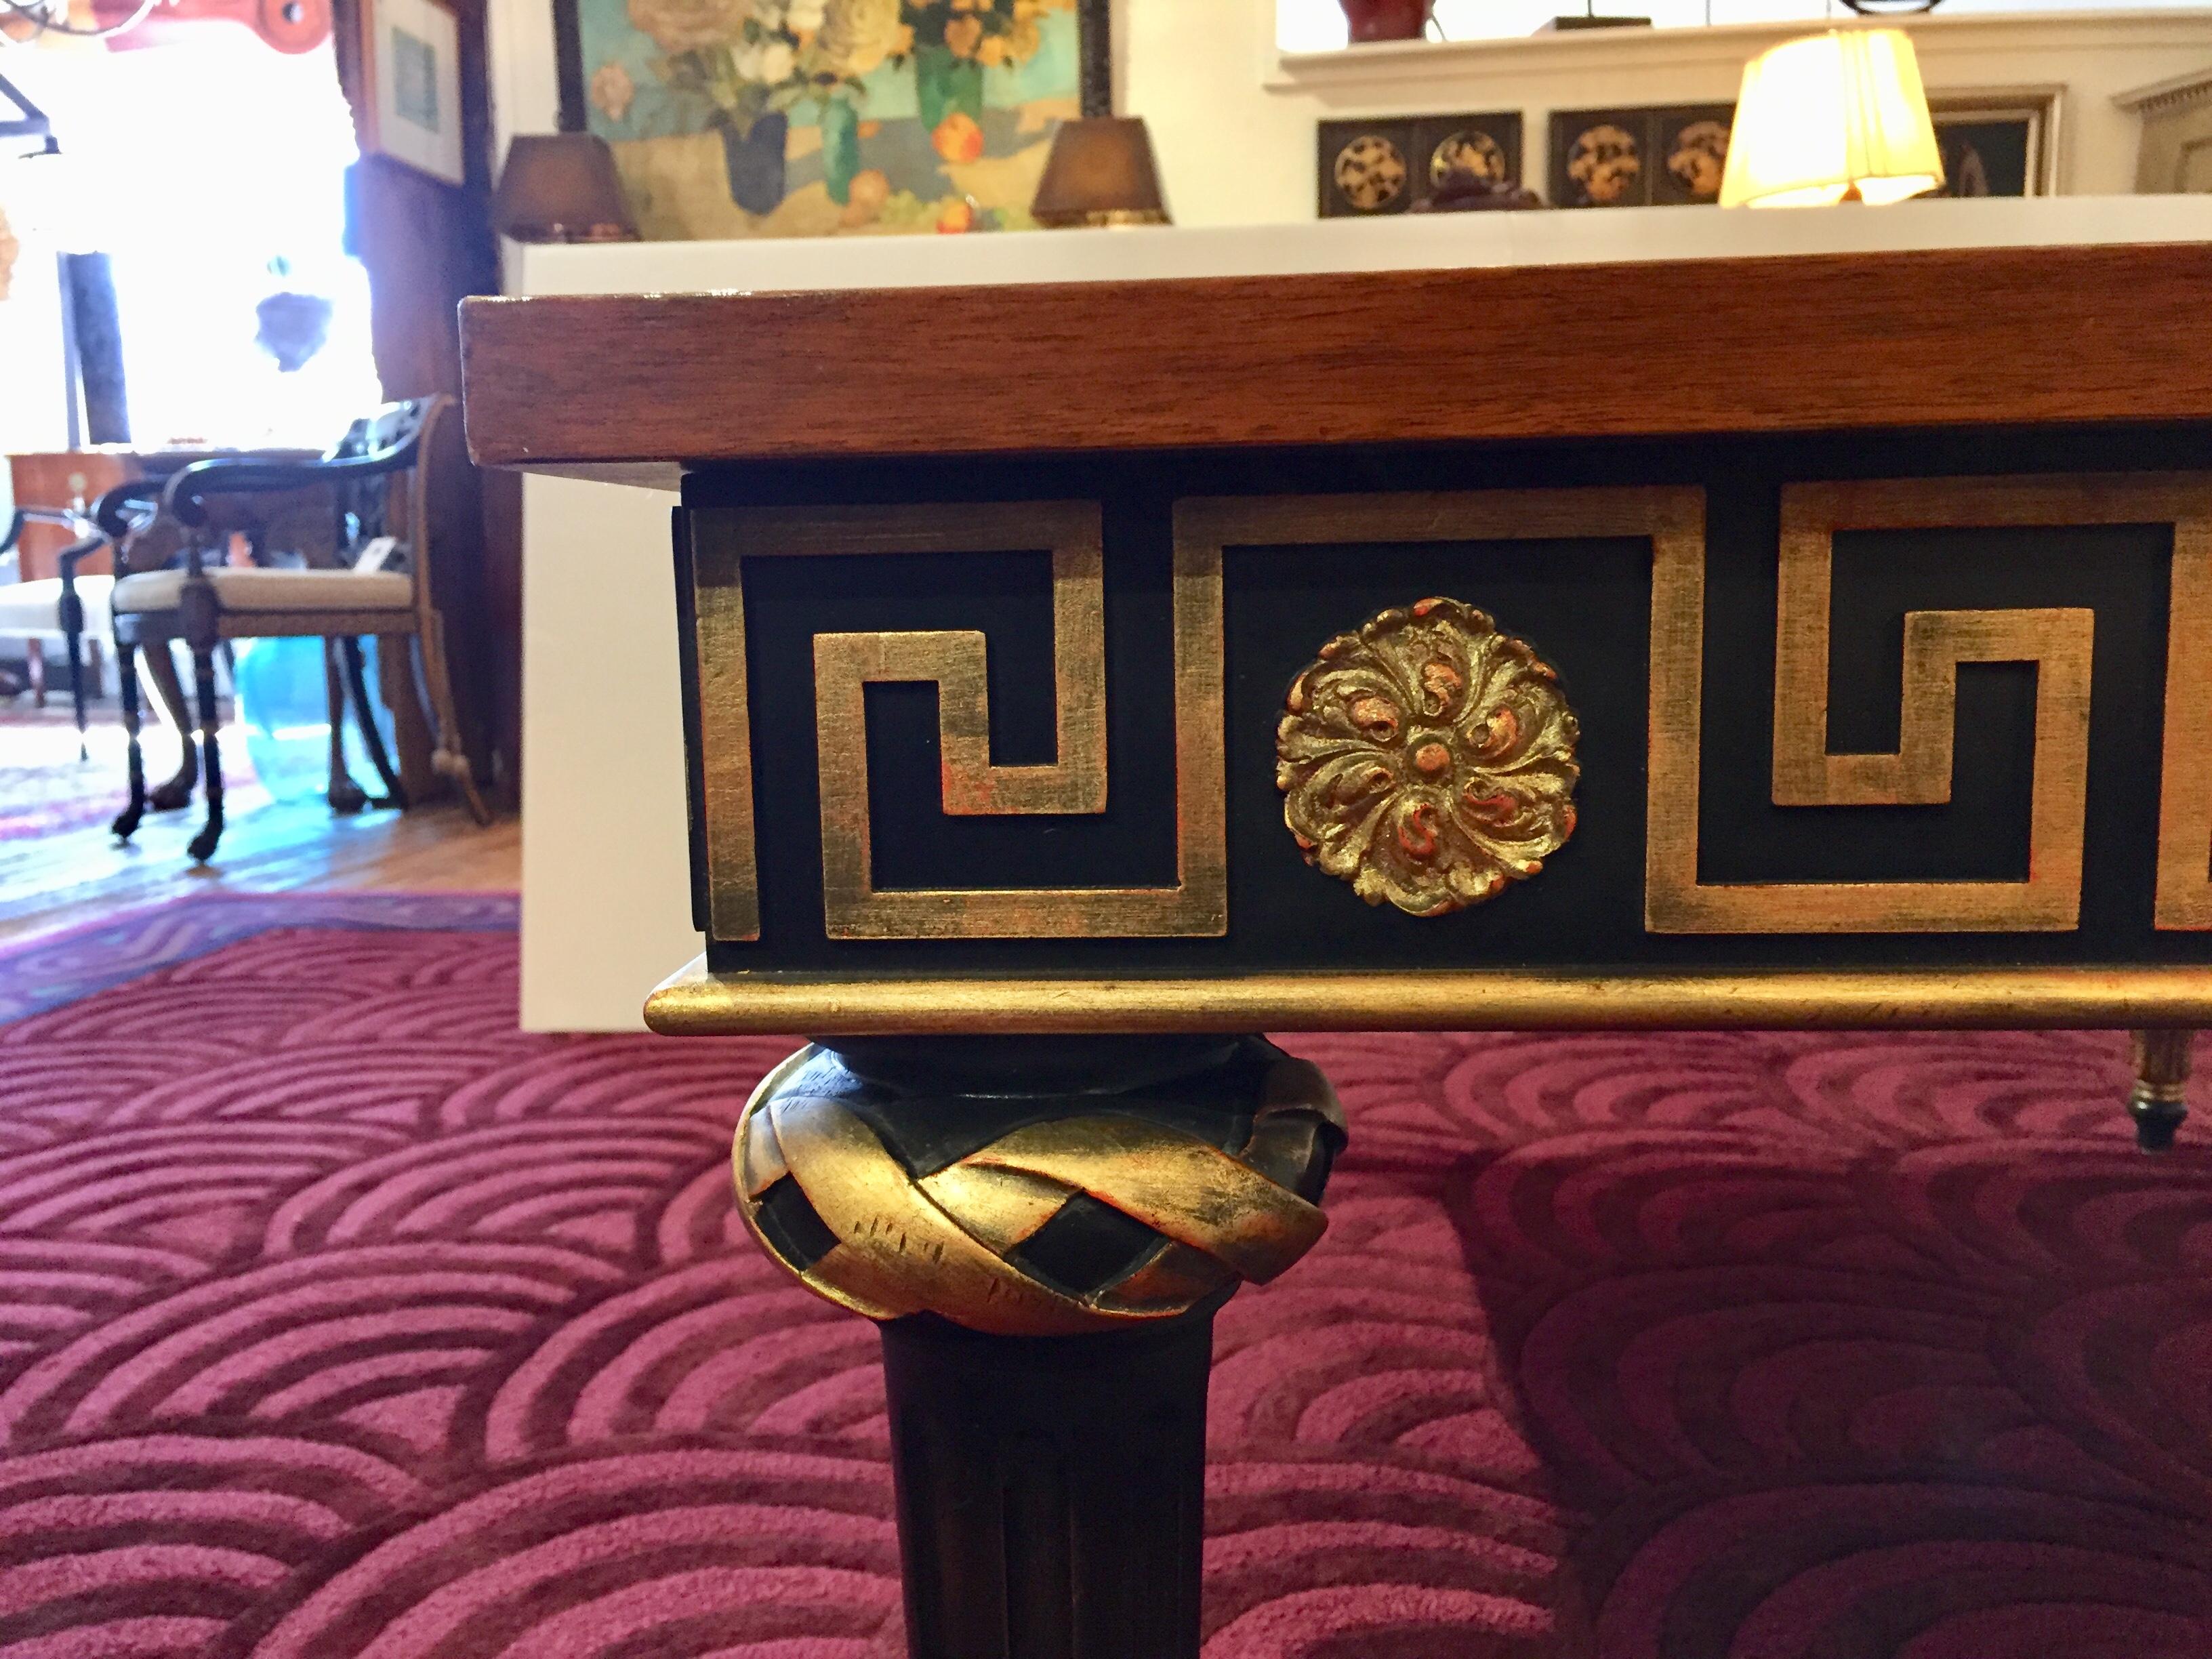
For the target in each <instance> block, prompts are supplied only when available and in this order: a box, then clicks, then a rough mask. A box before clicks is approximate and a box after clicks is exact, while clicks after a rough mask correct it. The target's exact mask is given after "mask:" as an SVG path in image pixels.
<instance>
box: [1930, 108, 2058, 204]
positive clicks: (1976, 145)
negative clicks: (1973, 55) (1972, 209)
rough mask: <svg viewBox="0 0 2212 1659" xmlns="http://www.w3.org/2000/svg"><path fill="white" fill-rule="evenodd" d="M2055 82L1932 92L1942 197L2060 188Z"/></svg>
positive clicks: (2036, 192)
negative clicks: (2051, 85)
mask: <svg viewBox="0 0 2212 1659" xmlns="http://www.w3.org/2000/svg"><path fill="white" fill-rule="evenodd" d="M2061 106H2062V100H2061V97H2060V89H2059V88H2056V87H2025V88H1997V89H1991V90H1987V91H1980V92H1965V93H1931V94H1929V98H1928V113H1929V118H1930V119H1932V120H1933V121H1934V122H1935V124H1936V148H1937V149H1939V150H1940V151H1941V152H1942V157H1943V188H1942V190H1941V191H1937V192H1936V194H1938V195H1942V196H2055V195H2057V193H2058V117H2059V110H2060V108H2061Z"/></svg>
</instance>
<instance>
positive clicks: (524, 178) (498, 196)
mask: <svg viewBox="0 0 2212 1659" xmlns="http://www.w3.org/2000/svg"><path fill="white" fill-rule="evenodd" d="M491 218H492V227H493V228H494V229H495V230H497V231H498V232H499V233H500V234H501V235H502V236H512V237H513V238H514V240H516V241H518V242H634V241H635V240H637V226H636V224H635V222H634V221H633V220H632V219H631V217H630V211H629V201H628V199H627V198H625V197H624V196H623V187H622V178H621V176H620V175H619V174H618V173H616V171H615V156H614V152H613V151H612V150H611V149H608V148H607V141H606V140H605V139H604V138H600V137H595V136H594V135H592V134H591V133H588V132H549V133H525V134H522V135H520V137H517V138H515V139H514V141H513V143H510V144H508V146H507V165H506V166H505V167H502V168H501V169H500V174H499V184H498V186H497V188H495V190H494V191H492V199H491Z"/></svg>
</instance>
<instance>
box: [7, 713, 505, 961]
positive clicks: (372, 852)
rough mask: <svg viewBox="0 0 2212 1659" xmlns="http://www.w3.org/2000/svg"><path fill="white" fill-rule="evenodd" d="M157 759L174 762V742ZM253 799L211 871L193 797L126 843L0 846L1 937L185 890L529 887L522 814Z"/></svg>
mask: <svg viewBox="0 0 2212 1659" xmlns="http://www.w3.org/2000/svg"><path fill="white" fill-rule="evenodd" d="M163 735H167V734H163ZM153 757H154V759H155V765H156V766H157V767H161V769H166V764H167V763H171V762H173V759H174V748H173V743H172V744H171V745H170V746H169V747H168V749H167V750H166V751H164V750H161V749H158V748H156V749H155V750H154V751H153ZM155 775H156V776H159V775H161V773H160V771H157V772H156V773H155ZM249 801H250V804H248V803H246V802H242V803H241V807H240V810H239V811H236V812H235V813H234V815H233V816H232V817H231V818H230V821H229V824H228V828H227V829H225V830H224V832H223V838H222V846H221V847H219V848H216V856H215V862H214V863H213V864H212V865H210V866H195V865H194V864H193V863H192V861H191V858H190V857H189V856H188V855H187V854H186V853H185V842H188V841H190V840H191V837H192V835H193V832H194V831H195V830H196V829H197V828H198V827H199V823H200V811H199V807H198V804H197V802H195V803H194V805H193V806H192V807H191V809H190V810H188V811H183V812H172V813H165V814H159V815H153V816H149V817H148V818H147V819H146V821H145V823H143V824H142V825H140V826H139V829H138V833H137V836H134V837H133V838H132V839H131V842H129V843H128V844H127V845H126V844H123V843H119V842H117V841H116V839H115V837H114V836H112V835H110V834H109V833H108V831H107V829H106V826H105V824H94V825H90V826H88V827H86V828H84V829H61V830H52V831H49V832H47V833H46V834H43V835H39V836H30V837H27V838H22V839H17V840H11V841H0V941H5V940H11V939H22V938H27V937H28V936H30V935H32V934H33V933H46V932H48V931H51V930H52V929H54V928H58V927H75V926H76V925H78V924H79V923H82V922H87V921H97V920H99V919H100V917H102V916H105V915H112V914H114V913H115V912H117V911H119V910H125V909H131V908H137V907H138V906H141V905H146V904H154V903H158V902H161V900H163V899H167V898H174V897H177V896H180V895H182V894H185V893H198V892H209V891H230V892H249V893H267V892H281V891H300V892H314V891H325V892H327V891H335V890H379V889H380V890H385V891H413V892H424V891H432V890H446V891H479V892H486V891H512V890H514V889H516V888H517V887H519V886H520V884H521V875H522V827H521V824H520V823H519V822H518V821H517V820H515V819H513V818H502V819H501V820H499V821H498V822H497V823H494V824H492V825H491V826H490V827H489V829H479V828H477V825H476V824H475V823H472V822H471V820H470V818H469V817H468V815H467V814H466V813H465V812H464V811H461V810H460V809H459V807H458V806H453V805H443V804H441V805H434V806H427V807H421V808H417V809H416V811H411V812H405V813H401V812H389V811H379V812H363V813H361V814H359V815H358V816H356V817H338V816H337V815H335V814H334V813H332V812H331V810H330V808H329V807H328V806H327V805H325V804H324V803H323V802H322V801H320V800H310V801H303V802H295V803H285V802H279V801H272V800H270V799H268V798H267V797H266V796H265V795H264V794H262V793H260V792H259V791H258V790H256V791H253V792H252V794H251V796H250V797H249Z"/></svg>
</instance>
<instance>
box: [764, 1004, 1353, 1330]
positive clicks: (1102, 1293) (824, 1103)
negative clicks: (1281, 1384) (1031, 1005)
mask: <svg viewBox="0 0 2212 1659" xmlns="http://www.w3.org/2000/svg"><path fill="white" fill-rule="evenodd" d="M816 1053H817V1050H815V1049H813V1048H805V1049H801V1050H800V1051H799V1053H798V1054H794V1055H793V1056H792V1057H791V1058H790V1059H789V1060H786V1061H784V1063H783V1064H782V1065H781V1066H778V1067H777V1068H776V1069H775V1071H773V1072H771V1073H769V1075H768V1076H767V1077H766V1078H765V1079H763V1080H762V1083H761V1085H760V1087H759V1088H758V1089H757V1090H756V1091H754V1094H753V1097H752V1099H751V1100H750V1102H749V1103H747V1104H746V1107H745V1110H744V1115H743V1116H742V1117H741V1118H740V1119H739V1120H738V1132H737V1137H736V1139H735V1142H734V1143H733V1146H732V1162H733V1165H734V1169H735V1173H736V1177H737V1189H738V1212H739V1213H740V1214H742V1215H743V1216H744V1219H745V1225H746V1226H747V1227H748V1228H749V1229H750V1231H752V1233H753V1236H754V1237H756V1238H757V1239H758V1240H759V1241H760V1243H761V1245H762V1247H763V1249H766V1250H768V1252H769V1254H770V1255H773V1256H775V1257H776V1259H778V1260H779V1261H781V1262H782V1263H783V1264H784V1266H785V1267H788V1268H789V1269H790V1270H791V1271H792V1272H793V1273H796V1274H797V1275H798V1276H799V1279H801V1280H802V1281H804V1282H805V1285H807V1287H808V1288H809V1289H811V1290H812V1291H815V1292H816V1293H817V1294H818V1295H821V1296H823V1297H827V1298H828V1299H829V1300H830V1301H832V1302H835V1303H836V1304H839V1305H840V1306H842V1307H846V1308H849V1309H851V1310H854V1312H856V1313H861V1314H865V1315H866V1316H868V1317H869V1318H871V1319H896V1318H900V1317H902V1316H906V1315H908V1314H915V1313H921V1312H925V1311H927V1312H932V1313H936V1314H939V1315H941V1316H944V1317H945V1318H947V1319H951V1320H953V1321H955V1322H957V1323H959V1324H963V1325H966V1326H969V1328H972V1329H975V1330H980V1331H988V1332H991V1333H994V1334H999V1335H1007V1336H1050V1335H1063V1334H1073V1333H1075V1332H1079V1331H1091V1330H1100V1329H1108V1328H1114V1327H1116V1326H1126V1325H1128V1324H1131V1323H1133V1322H1141V1321H1145V1320H1153V1319H1171V1318H1173V1317H1175V1316H1176V1315H1178V1314H1182V1313H1187V1312H1188V1311H1189V1310H1190V1309H1191V1308H1192V1307H1194V1305H1196V1304H1198V1303H1200V1302H1201V1301H1204V1300H1205V1299H1206V1298H1207V1297H1211V1296H1212V1295H1214V1294H1215V1293H1217V1292H1218V1291H1222V1290H1225V1289H1226V1288H1228V1287H1229V1286H1230V1285H1231V1284H1233V1283H1234V1282H1236V1281H1237V1280H1238V1279H1245V1280H1249V1281H1251V1282H1253V1283H1255V1284H1264V1283H1266V1282H1267V1280H1269V1279H1273V1278H1274V1277H1275V1276H1276V1275H1277V1274H1279V1273H1282V1272H1283V1271H1284V1269H1285V1268H1286V1267H1290V1266H1291V1263H1292V1262H1294V1261H1297V1259H1298V1258H1299V1257H1300V1256H1302V1255H1304V1254H1305V1253H1306V1251H1307V1250H1309V1249H1311V1248H1312V1246H1313V1244H1314V1242H1315V1241H1316V1239H1318V1238H1319V1237H1321V1235H1322V1231H1323V1230H1324V1229H1325V1228H1326V1227H1327V1226H1328V1219H1327V1218H1326V1217H1325V1216H1323V1214H1322V1211H1321V1208H1320V1206H1318V1205H1316V1204H1314V1203H1311V1202H1310V1201H1308V1200H1306V1199H1304V1198H1302V1197H1300V1196H1299V1195H1298V1194H1297V1193H1295V1192H1292V1191H1291V1190H1290V1189H1289V1188H1286V1187H1285V1186H1282V1185H1280V1184H1279V1182H1276V1181H1275V1180H1273V1179H1272V1178H1271V1177H1270V1176H1268V1175H1267V1173H1265V1172H1264V1171H1263V1170H1262V1169H1261V1168H1260V1167H1255V1164H1270V1163H1274V1162H1278V1161H1279V1162H1281V1163H1283V1164H1291V1165H1302V1164H1304V1162H1305V1161H1306V1160H1307V1158H1309V1157H1310V1145H1301V1141H1302V1139H1303V1140H1304V1142H1306V1143H1310V1140H1311V1138H1312V1137H1313V1136H1315V1135H1317V1134H1331V1135H1335V1136H1339V1137H1340V1136H1341V1134H1342V1132H1343V1127H1344V1126H1343V1114H1342V1111H1341V1109H1340V1107H1339V1106H1338V1105H1337V1102H1336V1097H1335V1093H1334V1091H1332V1090H1331V1089H1330V1088H1329V1085H1328V1080H1327V1079H1325V1078H1323V1077H1322V1074H1321V1073H1320V1071H1319V1070H1318V1069H1316V1067H1315V1066H1312V1065H1310V1063H1309V1062H1306V1061H1304V1060H1287V1059H1286V1060H1282V1061H1280V1062H1279V1063H1278V1064H1277V1065H1275V1066H1273V1068H1271V1070H1270V1071H1269V1073H1267V1088H1266V1091H1265V1093H1264V1095H1263V1097H1262V1098H1261V1102H1260V1103H1259V1104H1258V1107H1257V1109H1256V1110H1255V1117H1254V1122H1253V1127H1252V1131H1251V1135H1250V1138H1249V1141H1248V1143H1247V1145H1246V1146H1245V1148H1244V1151H1243V1156H1241V1157H1240V1156H1238V1155H1237V1154H1234V1153H1231V1152H1225V1151H1224V1150H1223V1149H1222V1148H1220V1147H1218V1146H1214V1145H1213V1144H1212V1142H1210V1141H1207V1140H1205V1139H1200V1137H1198V1136H1196V1135H1194V1134H1191V1133H1188V1132H1187V1131H1185V1130H1182V1129H1180V1128H1177V1127H1174V1126H1172V1125H1170V1124H1166V1123H1162V1122H1159V1121H1156V1120H1153V1119H1151V1118H1146V1117H1142V1116H1139V1115H1134V1114H1133V1113H1130V1112H1122V1111H1116V1110H1115V1109H1112V1107H1111V1105H1110V1103H1109V1105H1108V1106H1106V1107H1105V1108H1103V1109H1099V1110H1097V1111H1091V1112H1085V1113H1084V1114H1083V1115H1078V1116H1074V1117H1067V1118H1060V1119H1051V1120H1048V1121H1042V1122H1032V1123H1030V1124H1026V1125H1024V1126H1022V1127H1017V1128H1014V1129H1012V1130H1011V1131H1009V1132H1008V1133H1006V1134H1004V1135H1001V1136H1000V1137H999V1138H998V1139H995V1140H993V1141H990V1142H989V1143H987V1144H986V1145H985V1146H981V1147H979V1148H977V1149H976V1150H975V1152H970V1153H969V1154H968V1155H967V1156H966V1157H964V1158H960V1159H957V1161H955V1162H953V1163H951V1164H946V1165H945V1166H944V1167H943V1168H941V1169H937V1170H931V1171H929V1172H928V1173H927V1174H924V1175H921V1176H915V1175H913V1174H910V1173H909V1172H908V1170H907V1168H906V1166H905V1165H904V1164H902V1162H901V1161H900V1160H899V1159H898V1158H897V1157H896V1156H895V1155H894V1154H893V1153H892V1152H890V1149H889V1148H887V1147H886V1146H884V1143H883V1141H882V1140H881V1139H879V1138H878V1135H877V1133H876V1132H875V1130H874V1129H872V1127H869V1125H868V1124H867V1122H866V1121H865V1120H864V1119H863V1118H862V1117H861V1116H860V1115H859V1114H858V1113H857V1112H855V1111H854V1110H853V1109H852V1108H851V1107H850V1106H848V1104H846V1103H843V1102H842V1101H840V1100H837V1099H835V1098H831V1097H823V1096H816V1095H810V1094H807V1093H805V1092H802V1091H799V1090H798V1089H787V1085H788V1084H790V1083H791V1082H792V1081H793V1079H795V1078H796V1076H797V1074H798V1073H799V1071H800V1069H801V1068H802V1067H803V1066H805V1064H806V1063H807V1062H809V1061H810V1060H812V1059H813V1058H814V1056H815V1054H816ZM787 1181H788V1182H793V1183H794V1184H795V1185H796V1186H797V1188H798V1189H799V1193H800V1194H803V1195H804V1198H805V1203H806V1205H807V1206H808V1207H809V1208H810V1209H811V1211H812V1212H813V1215H814V1216H815V1218H817V1219H818V1221H819V1222H820V1224H821V1225H822V1226H823V1228H824V1229H825V1230H826V1233H827V1236H829V1237H834V1239H835V1241H836V1242H835V1243H832V1244H831V1245H829V1248H828V1249H826V1250H825V1251H824V1252H823V1254H822V1255H819V1256H817V1257H816V1258H814V1259H812V1260H811V1261H805V1260H799V1259H795V1258H794V1257H793V1255H792V1254H791V1253H790V1252H789V1251H788V1250H787V1249H785V1248H784V1247H782V1246H780V1245H779V1244H778V1243H777V1242H776V1239H775V1237H774V1236H773V1234H772V1231H771V1230H769V1229H768V1228H764V1227H763V1225H762V1221H761V1211H762V1206H763V1203H764V1202H766V1201H768V1200H769V1197H770V1194H772V1193H773V1192H774V1191H775V1188H778V1187H779V1186H780V1185H781V1183H782V1182H787ZM1078 1194H1086V1195H1088V1196H1089V1197H1090V1198H1092V1199H1094V1200H1097V1201H1098V1202H1100V1203H1102V1204H1105V1205H1108V1206H1111V1207H1113V1208H1114V1209H1116V1210H1119V1211H1120V1212H1121V1213H1122V1214H1124V1215H1126V1216H1127V1217H1128V1218H1131V1219H1132V1220H1134V1221H1137V1222H1139V1223H1141V1224H1142V1225H1145V1226H1146V1227H1148V1228H1150V1229H1151V1230H1152V1231H1153V1233H1155V1234H1156V1235H1157V1236H1158V1242H1157V1243H1154V1244H1153V1245H1152V1246H1151V1247H1150V1248H1149V1249H1147V1250H1146V1251H1145V1252H1144V1253H1143V1255H1141V1256H1140V1257H1139V1260H1138V1261H1136V1262H1135V1263H1134V1264H1133V1266H1132V1267H1130V1268H1129V1269H1128V1270H1127V1271H1126V1272H1124V1273H1121V1275H1120V1276H1119V1277H1118V1278H1116V1279H1115V1280H1113V1282H1111V1283H1109V1284H1107V1285H1102V1286H1100V1287H1098V1288H1097V1289H1095V1290H1091V1291H1075V1290H1072V1289H1069V1288H1066V1287H1063V1286H1060V1285H1054V1284H1052V1283H1048V1281H1047V1280H1046V1279H1042V1278H1041V1277H1040V1276H1039V1275H1038V1274H1037V1273H1036V1272H1035V1271H1033V1270H1031V1269H1030V1268H1029V1267H1025V1266H1024V1265H1023V1264H1022V1263H1021V1262H1019V1261H1016V1260H1013V1259H1012V1257H1013V1256H1014V1255H1016V1254H1017V1253H1018V1251H1019V1249H1020V1248H1021V1246H1022V1244H1023V1243H1024V1242H1025V1241H1026V1240H1028V1239H1030V1238H1031V1237H1035V1236H1036V1233H1037V1231H1038V1230H1039V1229H1041V1228H1042V1227H1043V1226H1044V1225H1045V1224H1046V1223H1048V1222H1049V1221H1050V1220H1051V1219H1052V1218H1054V1216H1055V1215H1057V1214H1058V1213H1059V1212H1060V1209H1061V1208H1062V1206H1065V1205H1066V1203H1067V1202H1068V1200H1071V1199H1072V1198H1074V1197H1075V1196H1077V1195H1078Z"/></svg>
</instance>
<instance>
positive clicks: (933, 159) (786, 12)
mask: <svg viewBox="0 0 2212 1659" xmlns="http://www.w3.org/2000/svg"><path fill="white" fill-rule="evenodd" d="M559 3H560V5H561V7H562V9H564V10H566V11H568V12H570V13H572V14H573V24H574V36H573V38H574V46H575V49H574V52H571V53H570V54H569V56H570V62H571V64H572V65H573V67H572V69H571V74H572V75H573V76H576V77H578V78H580V82H581V85H580V86H572V87H571V88H570V93H571V96H570V99H569V106H570V107H571V108H572V109H574V108H577V107H580V108H581V109H582V111H583V113H584V116H585V118H586V123H587V125H588V126H589V128H590V130H591V131H592V132H595V133H597V134H598V135H599V137H602V138H605V140H606V141H607V142H608V143H609V144H610V145H611V147H612V149H613V150H614V154H615V164H616V167H617V168H618V169H619V170H620V172H621V174H622V179H623V188H624V190H625V191H627V192H628V193H629V197H630V203H631V206H632V208H633V209H634V210H635V213H636V216H637V222H638V228H639V229H640V231H641V233H642V234H644V235H645V236H647V238H650V239H657V240H684V239H687V238H703V237H734V236H829V235H867V234H890V233H912V232H964V231H977V230H1006V229H1026V228H1032V227H1033V226H1034V224H1035V221H1034V220H1032V219H1031V218H1030V202H1031V200H1032V199H1033V198H1034V197H1035V196H1036V186H1037V180H1038V179H1039V177H1040V176H1041V175H1042V173H1043V171H1044V162H1045V156H1046V154H1047V152H1048V151H1049V150H1050V149H1051V147H1052V137H1053V133H1054V131H1055V130H1056V129H1057V127H1058V125H1059V124H1060V121H1061V120H1063V119H1071V118H1073V117H1074V116H1076V115H1077V114H1078V113H1079V106H1078V94H1077V79H1078V66H1079V51H1078V47H1079V39H1078V36H1079V26H1078V21H1077V16H1076V9H1075V4H1074V0H559ZM570 21H572V20H571V18H570V17H563V19H562V22H563V25H564V27H566V26H567V25H568V24H569V22H570Z"/></svg>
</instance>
